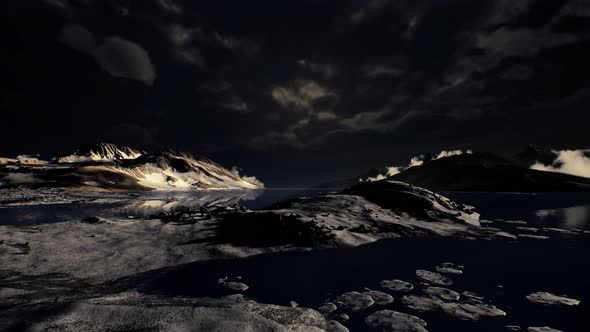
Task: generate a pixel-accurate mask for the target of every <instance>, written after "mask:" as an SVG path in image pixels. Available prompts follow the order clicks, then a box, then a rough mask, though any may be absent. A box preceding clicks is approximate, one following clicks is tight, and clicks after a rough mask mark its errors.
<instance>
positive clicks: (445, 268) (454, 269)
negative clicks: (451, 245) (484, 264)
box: [436, 262, 463, 274]
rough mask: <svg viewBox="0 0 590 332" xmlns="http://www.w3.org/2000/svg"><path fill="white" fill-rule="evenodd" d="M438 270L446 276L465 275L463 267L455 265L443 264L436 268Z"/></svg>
mask: <svg viewBox="0 0 590 332" xmlns="http://www.w3.org/2000/svg"><path fill="white" fill-rule="evenodd" d="M436 270H437V271H438V272H441V273H446V274H463V267H462V266H457V265H455V264H453V263H448V262H447V263H441V264H440V265H439V266H437V267H436Z"/></svg>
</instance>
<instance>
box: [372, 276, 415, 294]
mask: <svg viewBox="0 0 590 332" xmlns="http://www.w3.org/2000/svg"><path fill="white" fill-rule="evenodd" d="M380 285H381V287H383V288H385V289H389V290H390V291H394V292H409V291H411V290H412V289H414V286H413V285H412V284H410V283H409V282H406V281H403V280H399V279H393V280H383V281H381V284H380Z"/></svg>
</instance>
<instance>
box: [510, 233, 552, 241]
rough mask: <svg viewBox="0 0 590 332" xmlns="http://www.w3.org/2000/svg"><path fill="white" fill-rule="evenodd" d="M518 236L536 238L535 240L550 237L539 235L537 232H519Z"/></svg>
mask: <svg viewBox="0 0 590 332" xmlns="http://www.w3.org/2000/svg"><path fill="white" fill-rule="evenodd" d="M517 235H518V237H520V238H524V239H535V240H547V239H549V237H548V236H545V235H537V234H517Z"/></svg>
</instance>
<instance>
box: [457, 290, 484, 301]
mask: <svg viewBox="0 0 590 332" xmlns="http://www.w3.org/2000/svg"><path fill="white" fill-rule="evenodd" d="M462 295H463V296H464V297H469V298H471V299H476V300H483V299H484V297H483V296H481V295H479V294H477V293H475V292H470V291H463V293H462Z"/></svg>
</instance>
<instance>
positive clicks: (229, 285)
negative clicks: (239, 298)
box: [221, 281, 248, 292]
mask: <svg viewBox="0 0 590 332" xmlns="http://www.w3.org/2000/svg"><path fill="white" fill-rule="evenodd" d="M221 285H222V286H223V287H224V288H226V289H230V290H233V291H236V292H243V291H245V290H247V289H248V285H246V284H244V283H241V282H235V281H224V282H223V283H222V284H221Z"/></svg>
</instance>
